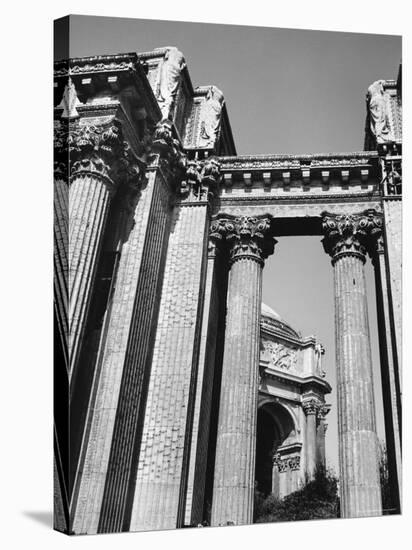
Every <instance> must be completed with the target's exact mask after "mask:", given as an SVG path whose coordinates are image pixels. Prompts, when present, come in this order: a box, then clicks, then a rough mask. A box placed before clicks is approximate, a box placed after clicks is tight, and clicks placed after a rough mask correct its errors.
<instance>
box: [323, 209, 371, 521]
mask: <svg viewBox="0 0 412 550" xmlns="http://www.w3.org/2000/svg"><path fill="white" fill-rule="evenodd" d="M323 228H324V231H325V233H326V237H325V239H324V241H323V243H324V247H325V250H326V252H328V253H329V254H330V255H331V256H332V265H333V266H334V287H335V334H336V367H337V394H338V431H339V465H340V484H341V485H340V486H341V510H342V515H343V517H363V516H377V515H380V514H381V513H382V502H381V489H380V478H379V455H378V441H377V435H376V421H375V400H374V393H373V372H372V359H371V345H370V335H369V320H368V306H367V297H366V282H365V273H364V263H365V254H366V247H367V246H368V244H369V240H370V238H371V237H372V236H373V233H374V232H375V231H380V222H379V218H377V217H376V216H375V212H374V211H366V212H364V213H362V214H360V215H356V216H344V215H343V216H336V215H328V214H326V213H325V216H324V220H323Z"/></svg>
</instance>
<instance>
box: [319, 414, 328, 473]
mask: <svg viewBox="0 0 412 550" xmlns="http://www.w3.org/2000/svg"><path fill="white" fill-rule="evenodd" d="M329 410H330V405H321V406H320V407H319V411H318V422H317V428H316V464H318V465H319V466H323V467H325V466H326V452H325V436H326V430H327V428H328V424H327V422H326V415H327V414H328V413H329Z"/></svg>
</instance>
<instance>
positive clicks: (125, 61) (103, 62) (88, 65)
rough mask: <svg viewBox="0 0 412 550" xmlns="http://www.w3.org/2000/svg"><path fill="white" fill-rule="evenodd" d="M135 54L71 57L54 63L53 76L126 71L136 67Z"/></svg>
mask: <svg viewBox="0 0 412 550" xmlns="http://www.w3.org/2000/svg"><path fill="white" fill-rule="evenodd" d="M137 63H138V61H137V56H133V57H132V56H130V55H127V56H124V55H119V56H116V55H110V56H95V57H85V58H72V59H70V60H69V61H59V62H57V63H55V69H54V76H55V77H57V78H58V77H67V76H70V75H77V74H85V73H101V72H115V71H127V70H132V69H135V68H136V64H137Z"/></svg>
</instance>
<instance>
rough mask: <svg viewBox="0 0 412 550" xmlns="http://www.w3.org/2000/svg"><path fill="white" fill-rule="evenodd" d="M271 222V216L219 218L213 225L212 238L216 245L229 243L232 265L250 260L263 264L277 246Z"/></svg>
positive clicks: (211, 228)
mask: <svg viewBox="0 0 412 550" xmlns="http://www.w3.org/2000/svg"><path fill="white" fill-rule="evenodd" d="M271 221H272V216H270V215H265V216H257V217H252V216H239V217H230V218H229V217H227V218H226V217H225V218H218V219H216V220H214V221H213V222H212V224H211V227H210V238H211V240H212V241H214V242H216V243H219V242H223V241H225V242H227V243H228V245H229V247H230V259H231V262H232V263H233V262H235V261H236V260H239V259H241V258H249V259H252V260H255V261H257V262H259V263H261V264H263V262H264V260H265V258H267V257H268V256H269V255H270V254H272V252H273V249H274V247H275V244H276V240H275V239H274V237H273V235H272V234H271Z"/></svg>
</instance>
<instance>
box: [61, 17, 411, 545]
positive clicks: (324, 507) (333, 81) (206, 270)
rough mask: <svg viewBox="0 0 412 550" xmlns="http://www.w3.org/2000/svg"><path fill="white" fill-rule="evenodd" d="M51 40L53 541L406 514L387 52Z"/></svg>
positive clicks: (358, 40) (145, 35) (396, 179)
mask: <svg viewBox="0 0 412 550" xmlns="http://www.w3.org/2000/svg"><path fill="white" fill-rule="evenodd" d="M54 32H55V46H56V51H55V56H56V62H55V65H54V148H55V171H54V174H55V201H54V202H55V218H54V219H55V286H54V288H55V332H56V336H55V353H56V364H55V369H56V375H55V376H56V380H57V382H58V384H57V387H56V393H57V395H55V398H57V400H58V403H59V405H58V406H56V411H55V413H56V414H55V420H56V437H55V449H56V463H55V468H56V488H55V493H56V501H55V514H54V522H55V527H56V529H58V530H61V531H63V532H66V533H68V534H96V533H113V532H121V531H145V530H156V529H175V528H183V527H186V528H188V527H207V526H212V527H216V526H228V525H231V526H237V525H249V524H252V523H262V522H276V521H291V520H305V519H328V518H329V519H330V518H361V517H369V516H380V515H387V514H399V513H400V512H401V492H402V485H401V370H400V369H401V356H400V353H401V250H402V249H401V204H402V202H401V199H402V164H401V161H402V64H401V37H400V36H383V35H368V34H350V33H333V32H332V33H331V32H320V31H310V30H293V29H278V28H263V29H258V28H254V27H245V26H242V27H235V26H226V25H210V24H199V23H184V22H167V21H143V20H134V19H115V18H99V17H86V16H76V15H75V16H69V17H66V18H62V19H59V20H57V21H56V22H55V31H54ZM136 36H138V37H139V38H138V40H137V41H136V39H135V37H136ZM119 37H120V39H119ZM206 43H209V44H210V43H212V44H213V46H210V47H209V48H208V49H207V52H206V50H205V44H206ZM165 44H172V45H165ZM132 47H134V48H136V49H137V51H136V52H132V53H119V52H120V51H121V50H124V51H125V52H130V50H131V48H132ZM138 47H139V48H138ZM145 48H146V50H147V51H145ZM67 52H68V54H69V56H68V58H67ZM275 52H285V53H284V55H282V56H280V57H278V58H277V59H274V53H275ZM205 79H206V80H205ZM209 79H210V80H209ZM59 384H60V386H59ZM66 387H67V388H68V396H69V399H68V402H67V403H66V402H62V400H61V395H60V393H59V392H60V391H62V392H63V391H64V390H65V389H66ZM67 426H68V433H67ZM62 437H63V438H64V443H63V444H62V443H61V441H60V439H61V438H62ZM66 437H67V440H66V439H65V438H66ZM65 445H67V448H64V446H65Z"/></svg>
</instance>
